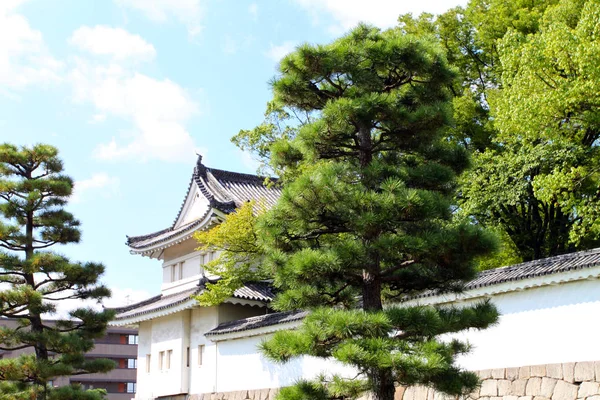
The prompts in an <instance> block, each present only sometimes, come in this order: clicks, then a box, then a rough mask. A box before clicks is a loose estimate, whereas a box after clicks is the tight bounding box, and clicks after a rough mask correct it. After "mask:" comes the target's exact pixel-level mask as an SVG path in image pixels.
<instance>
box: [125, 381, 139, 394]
mask: <svg viewBox="0 0 600 400" xmlns="http://www.w3.org/2000/svg"><path fill="white" fill-rule="evenodd" d="M136 389H137V385H136V383H135V382H127V393H135V392H136Z"/></svg>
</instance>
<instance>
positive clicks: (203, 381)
mask: <svg viewBox="0 0 600 400" xmlns="http://www.w3.org/2000/svg"><path fill="white" fill-rule="evenodd" d="M264 181H265V179H264V178H262V177H259V176H255V175H249V174H241V173H237V172H229V171H224V170H219V169H214V168H209V167H206V166H205V165H204V164H203V163H202V159H201V158H200V157H199V158H198V162H197V164H196V166H195V168H194V170H193V173H192V177H191V179H190V183H189V186H188V189H187V192H186V194H185V198H184V201H183V203H182V205H181V206H180V208H179V211H178V212H177V213H176V215H177V216H176V218H175V221H174V222H173V224H172V225H171V226H170V227H167V228H165V229H162V230H159V231H157V232H154V233H150V234H147V235H143V236H131V237H128V238H127V245H128V246H129V248H130V251H131V253H132V254H134V255H140V256H143V257H149V258H152V259H156V260H158V261H159V262H160V263H162V268H161V267H160V266H159V265H160V263H159V262H157V265H156V269H155V272H154V273H156V274H159V273H161V272H160V271H161V269H162V277H163V279H162V286H161V293H160V294H158V295H156V296H154V297H152V298H149V299H147V300H145V301H142V302H139V303H137V304H132V305H129V306H126V307H122V308H118V309H116V311H117V316H116V319H115V320H114V321H113V322H112V323H111V325H114V326H136V327H138V329H139V341H138V364H137V366H138V368H137V393H136V395H135V398H136V399H138V400H150V399H169V400H180V399H181V400H184V399H186V400H192V399H219V400H220V399H224V400H225V399H240V400H243V399H252V400H271V399H273V397H274V394H275V393H276V391H277V389H278V388H280V387H283V386H287V385H291V384H293V383H294V382H296V381H297V380H299V379H302V378H306V379H311V378H314V377H316V376H318V375H319V374H320V373H322V372H329V373H341V374H347V375H349V376H354V375H356V373H355V371H352V370H350V369H349V368H346V367H344V366H341V365H339V364H335V363H333V362H327V361H323V360H321V359H313V358H309V357H305V358H300V359H295V360H292V361H291V362H289V363H287V364H284V365H281V364H273V363H271V362H270V361H268V360H266V359H265V358H264V357H263V356H262V355H261V354H260V352H259V350H258V349H257V346H258V345H259V344H260V342H261V341H263V340H265V339H266V338H268V337H269V335H270V334H272V333H273V332H275V331H277V330H281V329H295V328H296V327H297V326H298V325H299V324H300V323H301V322H302V319H303V318H304V316H305V315H306V312H303V311H294V312H286V313H273V312H271V310H270V309H269V303H270V301H271V300H272V299H273V296H274V295H273V292H272V290H271V288H270V287H269V285H267V284H265V283H249V284H247V285H246V286H244V287H242V288H240V289H238V290H237V291H236V292H235V293H234V294H233V296H232V297H231V298H229V299H227V300H226V301H225V302H224V303H223V304H221V305H219V306H212V307H202V306H200V305H199V304H198V303H197V301H196V300H195V299H194V296H195V295H197V294H199V293H200V292H201V291H202V290H204V289H205V288H204V283H205V282H206V281H207V278H214V277H207V276H205V273H204V269H203V265H204V264H206V263H207V262H209V261H211V260H213V259H214V258H215V257H216V256H217V254H214V253H206V252H200V251H198V250H197V248H198V247H199V243H197V242H196V240H195V239H194V237H193V235H194V233H195V232H197V231H199V230H205V229H209V228H211V227H212V226H215V224H219V223H220V222H222V221H223V219H224V218H225V217H226V216H227V214H229V213H231V212H232V211H234V210H235V209H236V208H237V207H240V206H241V205H242V204H244V203H245V202H247V201H249V200H257V201H260V202H262V203H263V204H265V205H267V206H272V205H274V204H275V203H276V202H277V199H278V198H279V195H280V190H279V189H278V188H277V187H268V186H266V185H265V184H264ZM174 214H175V213H174ZM599 277H600V249H594V250H589V251H584V252H578V253H572V254H566V255H562V256H557V257H552V258H548V259H544V260H536V261H531V262H527V263H523V264H518V265H513V266H508V267H504V268H498V269H494V270H490V271H484V272H482V273H481V274H480V275H479V276H478V277H477V278H476V279H475V280H473V281H472V282H469V283H468V284H467V285H466V287H465V291H464V292H463V293H461V294H453V295H438V294H435V293H429V294H427V295H424V296H421V297H418V298H413V299H410V300H408V302H409V303H411V304H422V305H435V306H441V307H443V306H446V305H458V306H460V305H461V304H468V303H471V302H474V301H481V300H483V299H491V300H492V301H493V302H494V303H495V304H496V306H497V307H498V309H499V310H500V312H501V313H502V316H501V317H500V321H499V323H498V324H497V325H496V326H494V327H492V328H490V329H487V330H484V331H469V332H466V333H464V334H461V335H460V337H461V338H462V339H467V340H468V341H469V342H470V343H471V344H472V345H473V351H472V352H471V353H470V354H468V355H465V356H463V357H461V358H460V359H459V363H460V364H461V366H463V367H465V368H468V369H471V370H477V371H480V372H479V373H480V376H481V378H482V380H483V384H482V386H481V389H480V390H479V391H477V392H476V393H472V394H471V395H470V398H471V399H474V400H476V399H479V398H481V399H482V400H491V399H492V398H493V399H494V400H499V399H500V398H503V400H518V399H520V400H548V399H552V400H577V399H582V400H600V344H599V343H600V341H599V340H598V338H599V337H600V336H599V334H598V332H600V322H599V321H600V318H599V316H600V280H599V279H598V278H599ZM396 394H397V396H396V398H398V399H402V400H430V399H441V397H439V395H438V394H437V393H433V392H432V391H431V390H429V389H428V388H413V389H407V390H404V388H398V392H397V393H396Z"/></svg>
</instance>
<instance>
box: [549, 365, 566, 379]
mask: <svg viewBox="0 0 600 400" xmlns="http://www.w3.org/2000/svg"><path fill="white" fill-rule="evenodd" d="M546 376H547V377H548V378H554V379H562V377H563V369H562V364H548V365H546Z"/></svg>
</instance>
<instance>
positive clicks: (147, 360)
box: [146, 354, 152, 373]
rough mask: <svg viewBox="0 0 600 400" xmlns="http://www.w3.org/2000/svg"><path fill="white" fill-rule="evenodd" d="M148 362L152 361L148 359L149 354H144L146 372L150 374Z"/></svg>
mask: <svg viewBox="0 0 600 400" xmlns="http://www.w3.org/2000/svg"><path fill="white" fill-rule="evenodd" d="M150 361H152V358H151V357H150V354H146V372H148V373H149V372H150Z"/></svg>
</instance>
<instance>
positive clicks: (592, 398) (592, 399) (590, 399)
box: [586, 396, 600, 400]
mask: <svg viewBox="0 0 600 400" xmlns="http://www.w3.org/2000/svg"><path fill="white" fill-rule="evenodd" d="M586 400H600V396H590V397H588V398H587V399H586Z"/></svg>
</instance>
